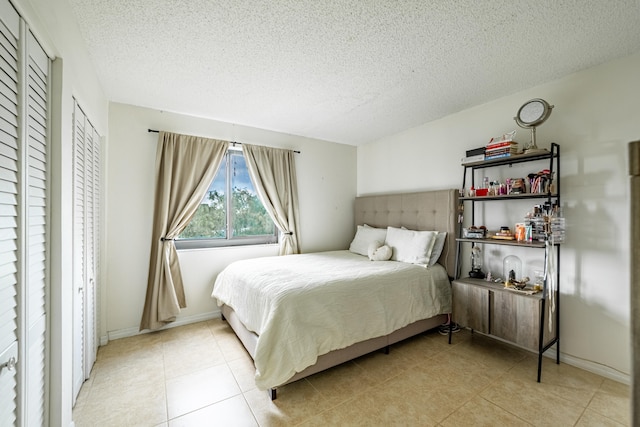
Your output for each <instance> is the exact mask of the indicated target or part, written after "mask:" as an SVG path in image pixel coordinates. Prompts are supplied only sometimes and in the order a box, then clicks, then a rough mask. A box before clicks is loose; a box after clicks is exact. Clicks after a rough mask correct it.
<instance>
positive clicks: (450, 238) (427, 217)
mask: <svg viewBox="0 0 640 427" xmlns="http://www.w3.org/2000/svg"><path fill="white" fill-rule="evenodd" d="M355 220H356V225H362V224H368V225H371V226H373V227H387V226H391V227H403V226H404V227H406V228H408V229H411V230H435V231H446V232H447V240H446V242H445V245H444V249H443V251H442V255H440V259H439V261H438V262H439V263H440V264H442V265H443V266H444V267H445V268H446V269H447V272H448V273H449V276H451V277H454V276H455V274H454V270H455V258H456V237H457V236H458V190H436V191H424V192H419V193H398V194H385V195H378V196H361V197H356V202H355Z"/></svg>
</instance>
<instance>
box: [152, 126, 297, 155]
mask: <svg viewBox="0 0 640 427" xmlns="http://www.w3.org/2000/svg"><path fill="white" fill-rule="evenodd" d="M147 131H148V132H153V133H160V131H159V130H155V129H147ZM229 142H231V143H232V144H233V145H236V144H238V145H242V142H236V141H229ZM293 152H294V153H296V154H300V151H297V150H293Z"/></svg>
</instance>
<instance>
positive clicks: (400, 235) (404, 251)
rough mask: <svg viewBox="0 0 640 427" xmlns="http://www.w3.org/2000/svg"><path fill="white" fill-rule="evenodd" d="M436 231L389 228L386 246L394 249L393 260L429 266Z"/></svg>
mask: <svg viewBox="0 0 640 427" xmlns="http://www.w3.org/2000/svg"><path fill="white" fill-rule="evenodd" d="M436 234H437V232H436V231H414V230H407V229H402V228H395V227H387V238H386V240H385V244H386V245H388V246H390V247H391V249H393V255H391V259H392V260H393V261H402V262H407V263H411V264H420V265H425V266H426V265H428V264H429V258H430V257H431V252H432V250H433V245H434V243H435V241H436Z"/></svg>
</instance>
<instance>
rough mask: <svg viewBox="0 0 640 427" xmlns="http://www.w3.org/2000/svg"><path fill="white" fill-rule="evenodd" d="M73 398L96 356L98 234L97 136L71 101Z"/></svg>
mask: <svg viewBox="0 0 640 427" xmlns="http://www.w3.org/2000/svg"><path fill="white" fill-rule="evenodd" d="M73 120H74V135H73V156H74V159H73V165H74V171H73V176H74V178H73V179H74V186H73V191H74V196H73V199H74V210H73V215H74V219H73V223H74V230H73V233H74V238H73V253H74V260H73V262H74V302H73V312H74V321H73V324H74V334H73V336H74V338H73V346H74V348H73V385H74V401H75V398H76V397H77V395H78V393H79V392H80V388H81V386H82V383H83V382H84V380H85V379H88V378H89V375H90V374H91V369H92V367H93V364H94V363H95V360H96V353H97V349H98V340H97V336H96V335H97V334H96V331H97V296H98V288H99V283H98V278H99V265H98V261H99V259H100V256H99V236H100V231H99V230H100V228H99V224H100V217H99V207H100V197H99V196H100V137H99V135H98V133H97V132H96V130H95V129H94V128H93V126H92V125H91V122H89V120H88V119H87V117H86V115H85V114H84V112H83V111H82V109H81V108H80V106H79V105H78V104H77V102H76V103H75V104H74V117H73Z"/></svg>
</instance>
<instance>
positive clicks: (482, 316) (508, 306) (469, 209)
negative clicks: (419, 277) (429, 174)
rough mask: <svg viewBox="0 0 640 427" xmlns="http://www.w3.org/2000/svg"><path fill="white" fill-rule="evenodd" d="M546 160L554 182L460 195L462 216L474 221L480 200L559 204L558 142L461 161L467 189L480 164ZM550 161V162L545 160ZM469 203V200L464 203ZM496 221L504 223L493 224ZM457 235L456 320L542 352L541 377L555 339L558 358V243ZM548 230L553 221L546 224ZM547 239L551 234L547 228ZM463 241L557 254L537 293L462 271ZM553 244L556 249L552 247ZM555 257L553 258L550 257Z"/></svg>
mask: <svg viewBox="0 0 640 427" xmlns="http://www.w3.org/2000/svg"><path fill="white" fill-rule="evenodd" d="M525 162H542V166H543V167H545V168H548V170H549V171H550V174H551V175H552V176H555V179H554V182H553V185H549V186H548V190H547V192H537V193H530V192H528V193H519V194H494V195H488V196H481V197H477V196H476V197H469V196H467V195H466V194H461V196H460V199H459V200H460V210H459V211H460V213H461V215H460V222H461V223H462V222H463V221H464V218H463V215H462V214H463V213H464V214H465V215H468V216H469V218H466V219H467V221H466V222H468V223H469V224H475V222H474V218H475V211H476V209H477V207H478V206H479V205H480V204H482V203H496V202H509V201H513V200H518V199H520V200H521V199H539V200H540V201H541V202H546V203H548V205H549V206H551V205H552V204H557V205H560V146H559V145H558V144H555V143H552V144H551V151H546V150H544V151H538V152H536V153H530V154H525V155H516V156H513V157H510V158H505V159H496V160H490V161H482V162H476V163H471V164H467V165H463V167H464V175H463V182H462V189H463V190H462V191H463V192H464V191H465V188H466V185H467V184H468V182H467V175H468V174H469V173H470V175H471V183H470V185H471V186H473V185H474V177H475V171H476V170H478V169H485V168H494V167H502V166H511V165H512V164H515V163H525ZM547 162H548V163H547ZM465 205H469V206H465ZM491 225H493V226H496V225H498V226H499V225H501V224H491ZM460 228H461V230H460V232H461V234H460V236H459V237H458V238H457V239H456V240H457V252H456V269H455V271H456V272H457V273H456V277H455V278H454V280H453V282H452V295H453V301H452V305H453V313H452V319H453V322H455V323H458V324H459V325H460V326H463V327H467V328H469V329H471V330H472V331H477V332H481V333H483V334H487V335H490V336H493V337H496V338H500V339H503V340H506V341H509V342H512V343H514V344H516V345H518V346H520V347H523V348H526V349H529V350H532V351H535V352H537V353H538V381H540V377H541V369H542V354H543V353H544V352H545V351H547V350H548V349H549V348H550V347H551V346H553V345H556V362H557V363H560V336H559V330H560V328H559V321H560V308H559V307H560V306H559V304H560V301H559V297H560V270H559V266H560V248H559V244H557V243H554V244H552V243H551V242H552V241H545V240H542V241H540V240H538V241H535V240H534V241H524V242H517V241H515V240H494V239H489V238H469V237H462V227H460ZM546 230H547V232H546V233H550V231H549V230H550V227H548V228H546ZM544 239H549V234H545V236H544ZM465 244H470V245H472V246H475V245H509V246H518V247H524V248H527V251H529V250H531V251H535V253H536V256H540V257H544V263H545V265H546V264H547V262H548V261H549V259H552V260H554V263H553V264H555V266H556V270H555V272H553V274H552V275H547V278H546V280H545V282H544V285H543V289H542V291H541V292H538V293H536V294H533V295H529V294H526V293H521V292H517V291H514V290H511V289H506V288H505V287H504V284H503V283H501V282H499V283H494V282H491V281H485V280H483V279H472V278H469V277H460V276H461V275H460V270H461V262H460V258H461V250H462V246H463V245H465ZM550 248H552V249H553V250H550ZM548 257H552V258H548ZM449 342H451V333H449Z"/></svg>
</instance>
